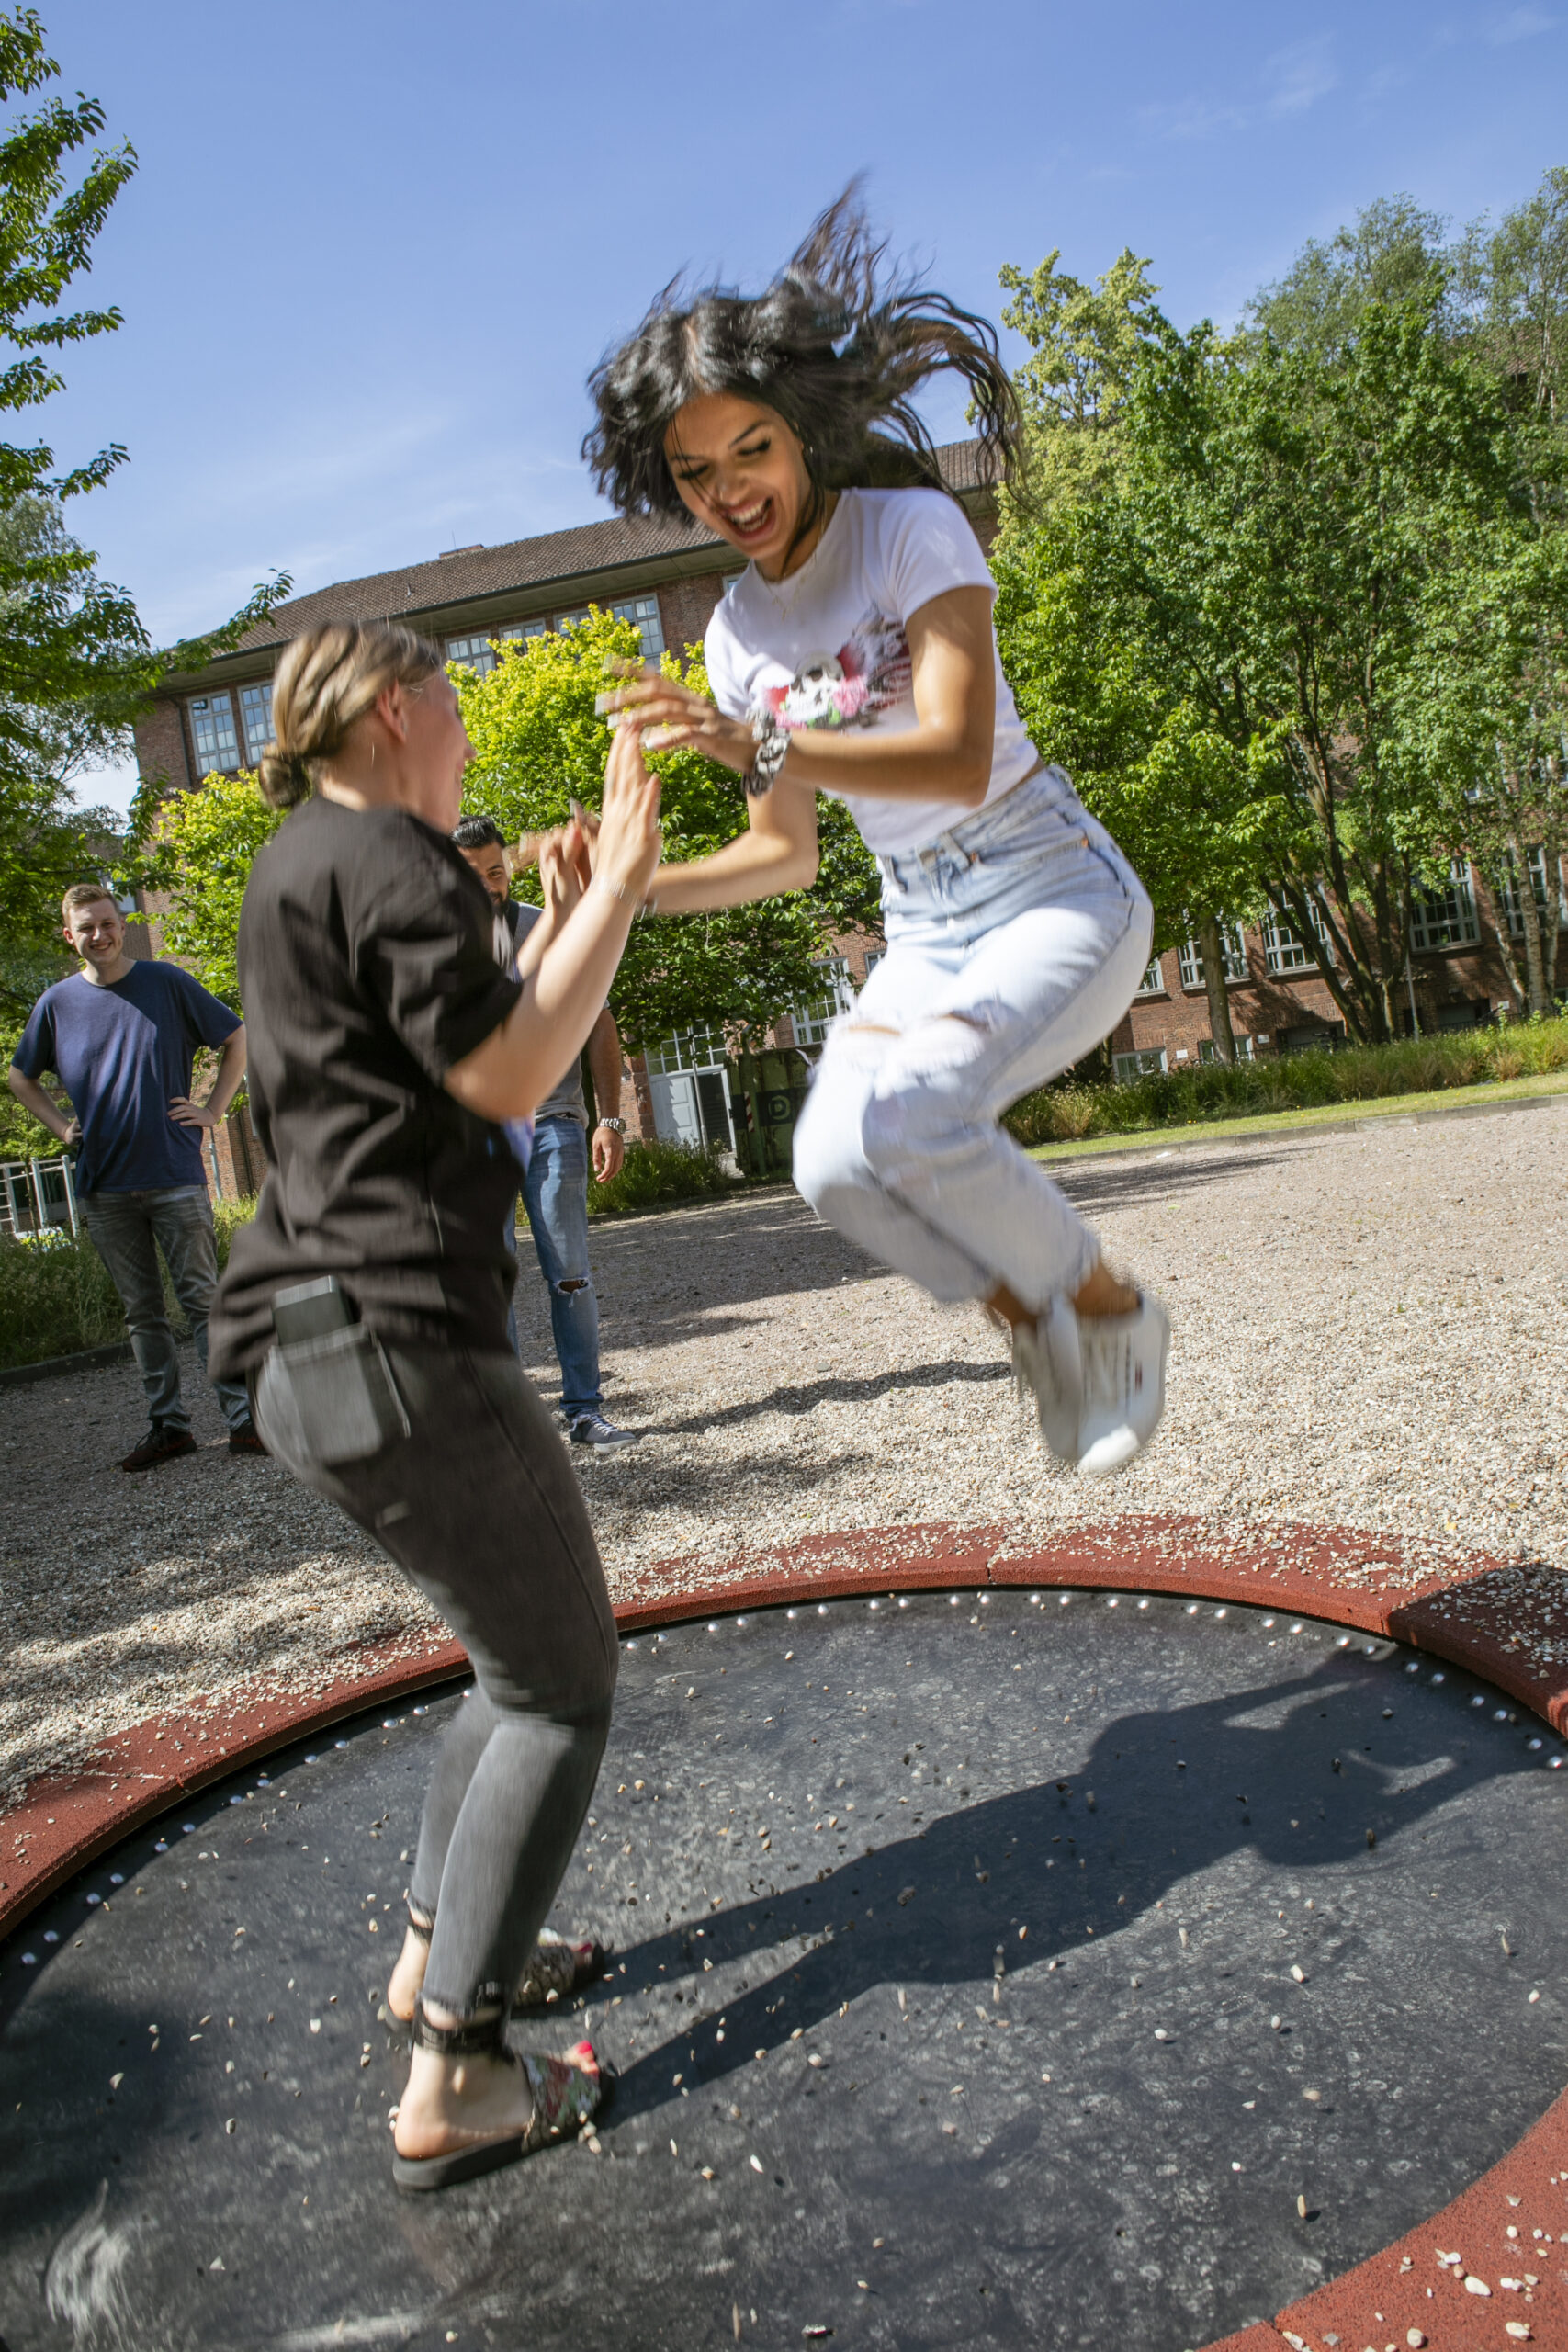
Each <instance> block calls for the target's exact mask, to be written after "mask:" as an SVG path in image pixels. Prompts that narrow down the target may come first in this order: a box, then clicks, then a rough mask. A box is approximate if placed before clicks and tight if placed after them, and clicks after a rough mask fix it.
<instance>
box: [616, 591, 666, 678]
mask: <svg viewBox="0 0 1568 2352" xmlns="http://www.w3.org/2000/svg"><path fill="white" fill-rule="evenodd" d="M610 610H611V611H612V612H613V613H614V614H615V618H616V619H617V620H618V621H630V622H631V623H632V624H633V626H634V627H635V628H637V631H638V632H639V634H640V635H641V638H642V658H643V660H644V661H645V662H657V661H658V660H659V658H660V655H661V654H662V652H663V650H664V624H663V622H662V621H661V620H660V617H659V599H658V597H657V596H633V597H631V598H629V599H628V601H627V602H626V604H624V605H611V607H610Z"/></svg>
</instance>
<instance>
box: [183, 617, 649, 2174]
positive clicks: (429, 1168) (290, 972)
mask: <svg viewBox="0 0 1568 2352" xmlns="http://www.w3.org/2000/svg"><path fill="white" fill-rule="evenodd" d="M273 719H274V724H275V726H276V734H277V741H276V748H275V749H274V750H273V751H271V752H268V753H267V754H266V755H265V758H264V760H263V762H262V773H261V781H262V789H263V791H264V792H265V794H266V796H267V797H268V799H270V800H271V801H272V802H273V803H274V805H275V806H277V807H288V808H291V809H292V814H291V815H290V816H289V818H288V822H287V823H286V824H285V825H284V826H283V827H282V828H281V830H280V831H279V832H278V833H277V834H276V838H275V839H274V840H273V841H272V842H269V843H268V844H267V846H266V848H265V849H264V850H263V851H262V853H261V854H260V856H259V857H258V858H257V860H256V862H255V865H254V869H253V871H252V875H251V879H250V884H249V887H248V888H247V890H246V892H245V903H244V910H243V917H242V920H241V925H240V986H241V989H242V990H243V997H244V1001H245V1006H246V1010H247V1013H248V1016H249V1034H250V1037H251V1041H252V1052H251V1090H252V1091H251V1102H252V1106H253V1112H254V1118H255V1123H256V1127H257V1131H258V1133H259V1135H260V1136H261V1140H262V1144H263V1148H265V1152H266V1156H267V1162H268V1165H267V1172H266V1179H265V1182H264V1184H263V1186H262V1193H261V1200H260V1203H259V1204H258V1207H257V1212H256V1216H255V1220H254V1224H252V1225H251V1226H249V1227H246V1228H245V1229H244V1230H243V1232H242V1233H240V1234H239V1235H238V1236H237V1237H236V1239H235V1244H234V1249H233V1253H232V1255H231V1259H230V1261H229V1268H228V1272H227V1273H226V1274H225V1276H224V1280H223V1283H222V1286H221V1288H220V1293H219V1299H218V1310H217V1313H216V1315H215V1317H214V1321H213V1337H214V1349H213V1356H214V1361H215V1362H217V1363H221V1364H222V1366H223V1368H224V1371H225V1374H227V1375H229V1376H231V1377H241V1376H243V1377H245V1378H246V1379H248V1381H249V1383H250V1387H251V1393H252V1397H253V1401H254V1413H255V1419H256V1426H257V1428H258V1430H260V1431H261V1433H262V1436H263V1438H264V1440H265V1444H266V1447H267V1450H268V1452H269V1453H274V1454H276V1456H277V1458H278V1459H279V1460H280V1461H281V1462H282V1463H283V1464H284V1465H285V1467H286V1468H288V1470H290V1471H292V1472H293V1474H294V1476H296V1477H297V1478H300V1479H302V1480H303V1481H304V1483H305V1484H306V1485H307V1486H308V1487H311V1488H313V1490H314V1491H315V1492H316V1493H317V1494H319V1495H322V1496H325V1497H326V1498H327V1499H328V1500H329V1501H331V1502H334V1503H336V1504H337V1505H338V1506H339V1507H340V1508H341V1509H342V1510H345V1511H346V1512H347V1513H348V1516H349V1517H350V1518H351V1519H352V1520H354V1521H356V1523H357V1524H358V1525H359V1526H360V1527H362V1528H363V1529H364V1530H365V1532H366V1533H367V1535H369V1536H371V1537H372V1538H373V1539H374V1540H375V1541H376V1542H377V1543H378V1544H381V1545H382V1546H383V1547H384V1548H385V1549H386V1550H387V1551H388V1552H389V1554H390V1555H391V1557H392V1558H393V1559H394V1560H395V1561H396V1562H397V1564H398V1566H400V1568H401V1569H402V1570H403V1572H404V1574H405V1575H406V1576H408V1577H411V1578H412V1581H413V1582H414V1583H415V1584H416V1585H417V1586H418V1587H419V1588H420V1589H421V1591H422V1592H423V1593H425V1594H426V1595H427V1596H428V1598H429V1599H430V1600H432V1601H433V1602H434V1605H435V1606H436V1608H437V1609H438V1610H439V1611H441V1614H442V1615H443V1617H445V1618H446V1622H447V1623H448V1624H449V1625H450V1626H451V1627H452V1629H453V1631H454V1632H455V1633H456V1634H457V1635H458V1636H459V1638H460V1639H461V1641H462V1644H463V1646H464V1648H465V1649H466V1650H467V1651H468V1657H469V1659H470V1661H471V1663H472V1666H473V1671H474V1688H473V1690H472V1691H470V1692H469V1694H468V1698H467V1700H466V1701H465V1702H464V1703H463V1705H462V1706H461V1707H459V1708H458V1710H457V1716H456V1719H455V1721H454V1723H453V1724H452V1726H451V1728H450V1730H449V1731H448V1733H447V1735H446V1741H445V1744H444V1746H443V1747H442V1749H441V1752H440V1755H439V1756H438V1758H437V1759H436V1764H435V1770H434V1777H433V1779H432V1781H431V1784H430V1789H429V1792H428V1793H427V1795H426V1798H425V1803H424V1812H423V1819H422V1822H421V1825H420V1834H419V1847H418V1851H417V1853H416V1855H415V1858H414V1865H413V1871H412V1880H411V1883H410V1888H409V1918H410V1926H409V1933H408V1939H407V1941H406V1943H405V1945H404V1949H403V1952H402V1955H401V1957H400V1960H399V1962H398V1964H397V1968H396V1970H395V1972H394V1973H393V1976H392V1979H391V1983H390V1985H389V1988H388V2000H389V2006H390V2007H391V2008H392V2010H393V2011H394V2013H396V2014H398V2015H400V2016H401V2017H404V2018H409V2019H412V2024H413V2030H414V2050H413V2060H412V2069H411V2071H410V2075H409V2080H408V2087H407V2089H406V2090H405V2091H404V2092H403V2095H402V2100H401V2103H400V2108H399V2110H398V2116H397V2123H396V2129H395V2133H394V2138H393V2146H394V2150H395V2156H394V2163H393V2174H394V2177H395V2178H396V2180H397V2181H398V2183H399V2185H400V2187H402V2188H444V2187H445V2186H446V2184H447V2183H448V2182H450V2181H453V2180H460V2179H465V2178H467V2177H469V2176H470V2175H472V2174H474V2173H479V2172H485V2171H489V2170H491V2168H492V2167H493V2166H495V2165H500V2164H508V2163H511V2162H513V2161H514V2160H515V2159H516V2158H517V2157H519V2156H525V2155H527V2154H530V2153H531V2152H532V2151H533V2150H534V2149H536V2148H539V2147H543V2146H546V2145H547V2144H548V2143H550V2142H551V2141H553V2140H557V2139H559V2138H561V2137H562V2136H564V2135H567V2134H570V2133H572V2132H575V2131H578V2130H579V2129H580V2127H581V2125H582V2124H583V2123H584V2122H586V2121H587V2120H588V2119H589V2118H590V2117H591V2116H592V2113H593V2111H594V2109H595V2108H596V2106H597V2104H598V2102H599V2098H600V2096H601V2083H600V2074H599V2067H598V2063H597V2061H596V2059H595V2057H594V2053H593V2050H592V2044H591V2043H589V2042H586V2041H583V2042H579V2043H578V2044H577V2045H576V2047H575V2048H574V2049H573V2050H571V2051H570V2052H568V2054H567V2055H566V2056H565V2057H564V2058H559V2057H550V2056H538V2057H534V2056H530V2057H521V2058H520V2057H517V2056H514V2055H513V2052H511V2051H510V2050H509V2048H508V2047H507V2045H506V2043H505V2042H504V2041H503V2039H502V2036H503V2032H504V2029H505V2026H506V2022H507V2018H508V2014H509V2012H510V2010H511V2009H512V2008H513V2007H518V2006H522V2007H530V2006H534V2005H536V2004H542V2003H543V2002H544V2001H546V2000H547V1998H548V1997H549V1996H550V1994H551V1992H552V1991H555V1992H559V1991H563V1990H569V1989H570V1985H571V1984H572V1982H573V1981H574V1978H575V1976H576V1975H577V1974H578V1973H579V1972H580V1970H581V1969H583V1968H585V1967H588V1966H592V1964H593V1962H594V1960H595V1957H596V1954H595V1951H594V1949H593V1947H592V1946H588V1947H586V1948H583V1947H574V1946H572V1945H570V1944H566V1943H563V1942H561V1941H560V1940H558V1939H551V1940H547V1941H544V1942H542V1943H541V1941H540V1940H539V1939H540V1935H541V1929H542V1927H543V1923H544V1920H545V1918H546V1917H547V1914H548V1912H549V1908H550V1905H551V1904H552V1903H553V1902H554V1900H555V1896H556V1892H557V1889H558V1886H559V1884H560V1882H561V1878H562V1876H563V1874H564V1872H565V1870H566V1867H567V1863H568V1862H569V1860H570V1857H571V1850H572V1848H573V1846H574V1844H575V1843H576V1839H577V1834H578V1830H579V1828H580V1827H581V1822H582V1817H583V1815H584V1814H585V1813H586V1811H587V1809H588V1803H589V1799H590V1797H591V1795H592V1789H593V1781H594V1776H595V1774H596V1773H597V1771H598V1769H599V1759H600V1757H601V1755H602V1754H603V1752H604V1739H605V1735H606V1732H607V1730H608V1727H609V1722H610V1702H611V1698H612V1695H613V1693H614V1691H615V1665H616V1642H615V1619H614V1616H613V1614H612V1612H611V1609H610V1602H609V1597H608V1594H607V1592H606V1590H605V1586H604V1572H603V1570H602V1568H601V1566H600V1565H599V1555H598V1552H597V1550H596V1549H595V1546H594V1542H593V1536H592V1531H591V1529H590V1527H589V1523H588V1515H587V1512H586V1510H585V1509H584V1507H583V1503H582V1498H581V1493H580V1492H579V1489H578V1485H577V1480H576V1478H575V1477H574V1476H573V1475H572V1471H571V1467H570V1464H569V1462H568V1460H567V1456H566V1450H565V1448H564V1446H563V1445H562V1443H561V1441H560V1439H559V1438H558V1436H557V1434H556V1432H555V1431H554V1430H553V1429H552V1428H551V1426H550V1424H549V1421H548V1419H547V1416H546V1412H545V1408H544V1406H543V1405H542V1403H541V1402H540V1400H539V1398H538V1397H537V1396H536V1393H535V1391H534V1389H533V1387H532V1386H531V1385H530V1384H529V1382H528V1381H527V1379H526V1378H525V1375H524V1374H523V1371H522V1369H521V1367H520V1365H519V1364H518V1362H517V1359H516V1357H515V1355H514V1354H513V1351H512V1350H511V1348H510V1347H509V1346H508V1344H507V1338H506V1309H507V1301H508V1298H509V1295H510V1293H511V1288H512V1283H513V1279H514V1277H515V1273H516V1266H515V1263H514V1261H513V1259H512V1258H511V1257H510V1256H509V1254H508V1252H507V1250H506V1248H505V1244H504V1241H503V1238H502V1236H503V1232H504V1227H505V1222H506V1216H507V1211H508V1207H509V1204H510V1203H511V1201H512V1199H513V1196H514V1195H515V1193H516V1191H517V1185H518V1181H519V1170H518V1164H517V1161H516V1159H514V1158H513V1153H512V1150H511V1148H510V1146H509V1144H508V1141H507V1138H506V1135H505V1133H504V1131H503V1125H502V1123H504V1122H508V1121H512V1122H515V1121H518V1120H522V1119H525V1118H526V1117H527V1115H528V1114H529V1113H531V1112H532V1110H533V1109H534V1107H535V1105H536V1103H539V1102H540V1101H542V1100H543V1099H544V1097H545V1096H547V1094H548V1093H549V1091H550V1090H551V1088H552V1087H553V1086H555V1085H556V1084H557V1082H558V1080H559V1078H560V1075H561V1072H562V1071H563V1070H564V1069H568V1068H569V1067H570V1066H572V1065H574V1064H575V1062H576V1059H577V1057H578V1055H579V1053H580V1052H581V1048H582V1046H583V1045H584V1044H585V1043H586V1041H587V1038H588V1034H589V1031H590V1030H591V1029H592V1027H593V1024H594V1023H595V1022H596V1021H597V1020H598V1018H599V1015H600V1012H601V1011H602V1009H603V1006H604V999H605V996H606V994H607V993H608V990H609V987H610V982H611V980H612V979H613V978H614V977H615V967H616V965H617V963H618V962H619V960H620V956H621V953H622V950H623V949H624V947H625V945H626V933H627V929H628V927H629V924H630V922H631V918H632V916H633V914H634V913H635V911H636V910H637V907H638V906H639V905H640V903H641V902H642V900H643V899H644V898H645V897H646V895H647V892H648V888H649V882H650V880H651V877H652V875H653V870H654V867H655V865H657V863H658V858H659V800H658V790H657V786H652V785H651V784H650V783H649V779H648V775H647V771H646V770H645V769H644V767H643V765H642V763H641V759H640V757H639V756H638V754H637V748H636V745H635V743H633V742H632V741H631V740H630V738H627V739H626V741H625V742H624V743H622V742H620V741H617V743H616V745H615V748H614V750H613V751H612V753H611V757H610V763H609V769H608V773H607V775H606V777H605V785H604V819H603V823H602V826H601V828H600V831H599V835H598V848H597V856H596V862H595V865H594V870H593V873H592V880H591V882H590V883H589V884H588V887H587V888H586V890H584V889H583V888H582V875H581V872H579V871H577V870H576V865H575V859H574V855H573V851H574V848H581V846H582V844H581V838H580V839H579V840H578V841H577V842H576V843H573V842H572V841H571V840H570V834H569V836H568V838H567V840H566V841H565V842H547V844H546V846H545V851H544V862H545V865H546V869H547V870H546V876H545V878H546V902H547V915H546V920H545V921H544V922H540V923H539V924H537V925H536V928H535V932H534V934H533V936H532V938H531V939H530V941H529V948H530V950H531V951H534V950H536V947H537V945H538V943H539V942H540V934H541V933H549V934H551V935H550V936H548V937H547V938H546V939H545V941H544V942H543V945H542V952H538V953H536V956H535V962H534V965H533V967H532V968H531V970H530V973H529V977H528V978H526V980H525V981H520V980H518V979H517V978H513V976H512V974H511V973H510V972H503V971H502V969H501V967H499V965H498V964H497V962H496V960H495V956H494V955H493V953H492V945H491V905H490V901H489V899H487V898H486V896H485V893H484V890H483V889H482V888H481V887H480V885H479V881H478V879H477V877H476V876H474V875H473V874H472V873H471V872H470V871H469V869H468V865H466V864H465V862H464V860H463V858H462V856H461V855H460V854H459V853H458V852H457V850H456V849H455V848H454V847H453V846H452V843H451V842H450V841H449V840H448V838H447V836H448V834H449V833H450V831H451V830H452V827H453V826H454V825H455V824H456V822H457V812H458V805H459V801H460V798H461V794H462V786H463V771H464V768H465V767H466V765H467V764H468V761H469V760H470V759H471V758H472V756H473V747H472V746H471V744H470V743H469V741H468V736H467V734H466V733H465V732H464V729H463V721H462V718H461V715H460V713H459V711H458V708H457V695H455V693H454V692H453V688H452V684H451V681H450V680H449V679H448V678H447V676H446V671H445V668H444V666H443V662H442V656H441V654H440V653H439V652H438V651H436V650H435V649H434V647H432V646H429V645H426V644H424V643H423V642H422V640H421V639H418V638H415V637H412V636H411V635H410V634H409V633H408V631H407V630H405V629H399V628H383V627H370V626H367V627H355V628H350V627H344V626H341V625H334V626H332V627H327V628H315V629H310V630H307V631H306V632H305V634H304V635H303V636H300V637H298V638H296V639H294V641H293V643H292V644H291V645H289V646H288V649H287V650H286V651H285V653H284V656H283V659H282V661H281V662H280V663H279V665H278V671H277V678H276V687H275V690H274V695H273ZM295 804H299V805H297V806H296V805H295ZM552 908H553V910H554V913H553V914H552V912H551V909H552Z"/></svg>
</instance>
